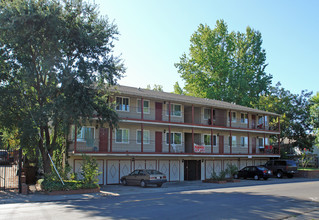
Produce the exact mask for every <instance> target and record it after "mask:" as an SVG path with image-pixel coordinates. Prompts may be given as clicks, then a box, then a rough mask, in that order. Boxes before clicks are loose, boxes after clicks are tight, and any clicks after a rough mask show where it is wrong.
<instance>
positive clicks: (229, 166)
mask: <svg viewBox="0 0 319 220" xmlns="http://www.w3.org/2000/svg"><path fill="white" fill-rule="evenodd" d="M237 171H238V168H237V166H236V165H234V164H227V168H226V174H228V175H229V176H230V178H233V177H234V175H235V174H236V173H237Z"/></svg>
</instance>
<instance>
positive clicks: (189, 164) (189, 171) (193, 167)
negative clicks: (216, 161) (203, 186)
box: [184, 160, 201, 180]
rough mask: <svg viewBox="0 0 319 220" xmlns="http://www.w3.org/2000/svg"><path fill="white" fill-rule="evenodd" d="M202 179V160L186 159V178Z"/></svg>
mask: <svg viewBox="0 0 319 220" xmlns="http://www.w3.org/2000/svg"><path fill="white" fill-rule="evenodd" d="M200 179H201V161H200V160H185V161H184V180H200Z"/></svg>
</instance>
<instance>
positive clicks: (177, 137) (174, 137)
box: [166, 132, 182, 144]
mask: <svg viewBox="0 0 319 220" xmlns="http://www.w3.org/2000/svg"><path fill="white" fill-rule="evenodd" d="M166 144H169V133H166ZM171 144H182V133H178V132H172V133H171Z"/></svg>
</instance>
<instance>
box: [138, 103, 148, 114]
mask: <svg viewBox="0 0 319 220" xmlns="http://www.w3.org/2000/svg"><path fill="white" fill-rule="evenodd" d="M141 108H142V106H141V99H138V100H137V112H138V113H141ZM143 113H146V114H149V113H150V101H148V100H143Z"/></svg>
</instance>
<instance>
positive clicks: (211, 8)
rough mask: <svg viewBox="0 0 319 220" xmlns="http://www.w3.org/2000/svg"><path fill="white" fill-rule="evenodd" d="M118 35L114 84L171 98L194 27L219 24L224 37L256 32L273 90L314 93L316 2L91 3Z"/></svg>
mask: <svg viewBox="0 0 319 220" xmlns="http://www.w3.org/2000/svg"><path fill="white" fill-rule="evenodd" d="M91 1H95V3H96V4H98V5H99V11H100V15H102V16H107V17H108V19H109V21H111V22H114V23H115V24H116V25H117V27H118V30H119V32H120V35H119V36H118V41H117V42H116V43H115V48H114V54H115V55H120V56H121V58H122V59H123V62H124V65H125V67H126V73H125V77H123V78H122V79H121V80H120V81H119V84H121V85H126V86H133V87H140V88H146V86H147V85H151V86H152V88H153V85H154V84H157V85H162V86H163V89H164V91H165V92H172V91H173V90H174V89H173V85H174V84H175V82H177V81H178V82H179V84H180V85H181V86H183V85H184V82H183V80H182V78H181V77H180V74H179V73H178V72H177V68H175V66H174V64H175V63H178V62H179V61H180V57H181V56H182V55H183V54H184V53H186V54H188V52H189V47H190V37H191V35H192V34H193V33H194V32H195V31H196V30H197V28H198V26H199V24H207V25H208V26H210V28H211V29H213V28H214V27H215V25H216V21H217V20H219V19H223V20H224V21H225V22H226V23H227V25H228V32H231V31H235V32H238V31H239V32H245V30H246V27H247V26H250V27H251V28H253V29H255V30H258V31H259V32H260V33H261V35H262V38H263V45H262V47H263V48H264V49H265V50H266V55H267V60H266V63H267V64H268V66H267V67H266V72H267V73H268V74H271V75H272V76H273V85H275V84H276V83H277V82H280V83H281V85H282V87H283V88H285V89H287V90H290V91H291V92H292V93H294V94H300V92H301V91H302V90H308V91H313V92H314V93H316V92H319V72H318V63H319V59H318V58H319V55H318V53H319V42H318V41H319V13H318V12H319V1H317V0H280V1H278V0H267V1H262V0H220V1H216V0H210V1H208V0H206V1H204V0H196V1H195V0H158V1H155V0H91Z"/></svg>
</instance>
